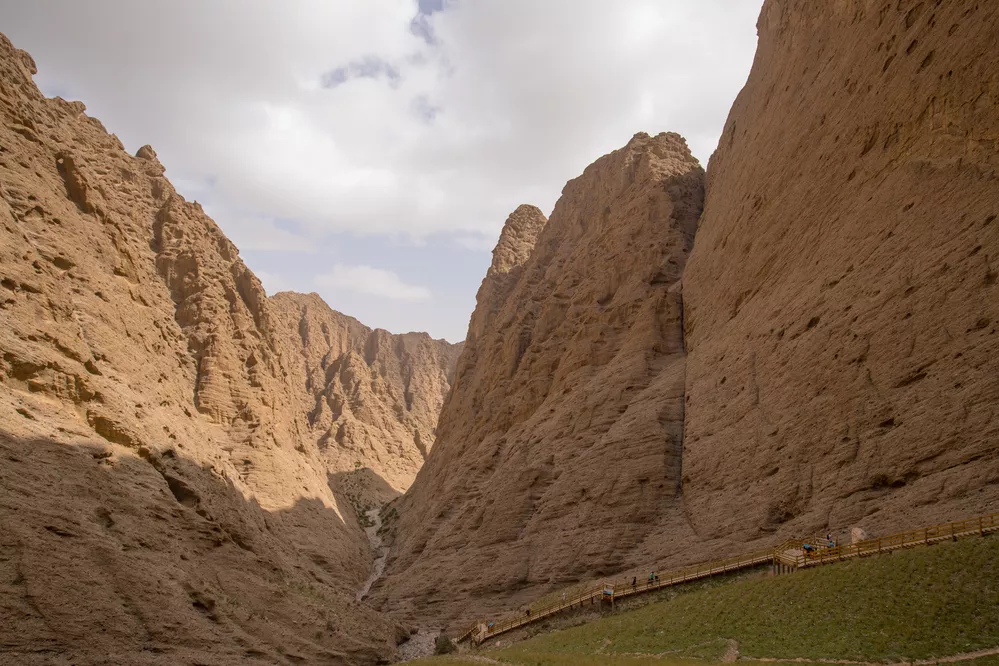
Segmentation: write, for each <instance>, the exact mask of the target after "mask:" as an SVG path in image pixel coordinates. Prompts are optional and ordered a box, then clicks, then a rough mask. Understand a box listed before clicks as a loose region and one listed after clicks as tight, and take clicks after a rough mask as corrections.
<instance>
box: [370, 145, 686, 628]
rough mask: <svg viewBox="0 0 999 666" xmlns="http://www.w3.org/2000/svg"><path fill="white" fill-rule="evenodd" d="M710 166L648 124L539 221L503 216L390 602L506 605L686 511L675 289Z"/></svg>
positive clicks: (397, 561) (609, 558)
mask: <svg viewBox="0 0 999 666" xmlns="http://www.w3.org/2000/svg"><path fill="white" fill-rule="evenodd" d="M703 176H704V174H703V171H702V170H701V167H700V166H699V165H698V163H697V161H696V160H695V159H694V158H693V157H692V156H691V155H690V152H689V150H688V149H687V146H686V144H685V143H684V141H683V139H682V138H680V137H679V136H677V135H675V134H661V135H659V136H656V137H650V136H648V135H646V134H639V135H637V136H635V138H634V139H632V140H631V142H629V143H628V145H627V146H625V147H624V148H622V149H621V150H618V151H615V152H614V153H611V154H610V155H607V156H606V157H603V158H601V159H600V160H598V161H597V162H596V163H594V164H593V165H592V166H590V167H589V168H587V169H586V171H585V172H584V173H583V175H582V176H580V177H579V178H577V179H575V180H573V181H570V182H569V183H568V184H567V185H566V187H565V189H564V190H563V194H562V198H561V199H560V200H559V202H558V204H557V205H556V206H555V210H554V212H553V213H552V216H551V219H550V220H549V221H548V222H547V223H546V221H545V218H544V216H543V215H542V214H541V211H539V210H537V209H536V208H533V207H529V206H524V207H521V208H519V209H517V211H515V212H514V213H513V215H511V217H510V219H509V220H508V221H507V223H506V226H505V228H504V230H503V234H502V236H501V238H500V241H499V244H498V245H497V248H496V250H495V251H494V255H493V257H494V258H493V264H492V266H491V267H490V269H489V273H488V275H487V276H486V278H485V280H484V281H483V283H482V286H481V288H480V290H479V293H478V297H477V303H476V309H475V313H474V314H473V316H472V320H471V324H470V327H469V333H468V337H467V339H466V343H465V349H464V350H463V351H462V354H461V357H460V358H459V360H458V367H457V370H456V374H455V383H454V389H453V392H452V394H451V397H450V398H449V400H448V401H447V402H446V404H445V405H444V410H443V412H442V414H441V419H440V422H439V426H438V438H437V443H436V444H435V446H434V449H433V451H432V452H431V454H430V456H429V458H428V459H427V464H426V465H425V466H424V468H423V469H422V470H421V471H420V473H419V475H418V476H417V479H416V482H415V483H414V484H413V487H412V488H411V489H410V491H409V492H408V493H407V494H406V496H405V497H404V498H403V499H402V500H401V501H400V502H399V503H398V512H399V514H400V515H401V518H400V520H399V523H398V527H397V533H396V537H395V541H394V544H393V550H392V554H391V555H390V562H389V571H390V572H391V573H390V577H389V578H388V580H387V581H386V583H385V585H383V586H382V589H381V591H380V592H378V594H379V595H380V596H381V597H382V598H383V599H387V600H388V607H391V608H393V609H395V610H398V611H400V612H405V611H409V612H419V613H420V614H421V615H422V616H423V617H424V618H428V617H438V618H442V619H444V620H454V619H456V617H458V616H459V615H463V616H465V617H469V616H471V615H475V614H480V613H485V612H488V611H490V610H495V609H498V608H503V607H508V606H509V605H510V604H512V603H516V602H517V601H519V600H526V599H529V598H532V597H533V596H536V595H537V593H538V591H539V590H540V589H542V588H543V587H544V586H547V585H550V584H554V583H562V584H564V583H566V582H569V581H573V580H580V579H584V578H587V577H590V576H595V575H600V574H601V573H605V572H610V571H616V570H619V569H621V568H624V567H627V566H628V565H629V564H630V563H633V562H634V563H638V562H643V563H644V562H645V561H646V558H648V557H649V549H650V545H649V544H650V538H651V540H652V541H656V540H657V539H658V536H657V535H655V533H654V530H653V529H650V526H654V525H656V524H662V523H665V522H669V521H682V507H681V506H680V505H679V503H678V501H677V495H678V491H679V487H680V449H681V445H682V423H683V404H682V399H683V381H684V372H683V368H684V352H683V343H682V338H681V304H680V294H679V289H678V287H679V279H680V274H681V271H682V269H683V266H684V264H685V263H686V258H687V253H688V251H689V250H690V247H691V243H692V241H693V233H694V229H695V226H696V223H697V219H698V216H699V214H700V212H701V206H702V203H703ZM650 535H652V536H651V537H650ZM445 601H446V602H447V603H443V602H445Z"/></svg>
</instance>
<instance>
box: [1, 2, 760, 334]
mask: <svg viewBox="0 0 999 666" xmlns="http://www.w3.org/2000/svg"><path fill="white" fill-rule="evenodd" d="M761 4H762V0H696V1H693V0H614V1H613V2H611V1H608V0H542V1H539V0H446V1H445V0H284V1H283V2H274V1H273V0H212V1H211V2H205V1H204V0H143V1H142V2H135V1H132V2H129V1H127V0H87V2H80V1H79V0H31V1H30V2H26V1H25V0H0V29H2V30H3V31H4V33H5V34H7V36H8V37H10V38H11V40H12V41H13V42H14V43H15V45H17V46H18V47H20V48H23V49H26V50H28V51H29V52H30V53H31V54H32V55H33V56H34V58H35V60H36V62H37V64H38V68H39V73H38V75H37V76H36V81H37V82H38V83H39V85H40V86H41V87H42V89H43V90H44V91H46V92H47V93H49V94H55V93H58V94H60V95H62V96H64V97H68V98H75V99H82V100H83V101H84V102H85V103H86V104H87V107H88V113H89V114H91V115H93V116H96V117H98V118H100V119H101V120H102V121H103V122H104V124H105V126H106V127H107V128H108V129H109V130H110V131H111V132H114V133H115V134H117V135H118V136H119V138H121V140H122V141H123V142H124V143H125V145H126V146H127V147H128V148H129V149H130V150H132V151H134V150H136V149H137V148H138V147H139V146H141V145H143V144H146V143H149V144H152V145H153V147H154V148H155V149H156V151H157V153H158V154H159V156H160V159H161V160H162V161H163V163H164V165H165V166H166V167H167V175H168V176H169V177H170V178H171V180H172V181H173V182H174V183H175V184H176V185H177V187H178V189H179V191H180V192H181V193H182V194H184V195H185V196H187V197H189V198H195V199H197V200H198V201H199V202H200V203H201V204H202V205H203V206H204V207H205V210H206V211H207V212H208V213H209V214H210V215H212V216H213V217H214V218H215V219H216V221H217V222H218V223H219V225H220V226H221V227H222V229H223V231H225V233H226V234H227V235H228V236H229V237H230V238H231V239H232V240H233V241H234V242H235V243H236V245H237V246H238V247H239V248H240V249H241V250H243V251H247V252H249V253H250V254H249V255H248V256H252V257H254V258H255V259H256V260H258V261H259V267H263V268H264V269H265V270H266V272H267V273H268V274H273V275H283V276H285V279H286V280H287V281H288V282H289V283H290V284H291V285H292V286H293V287H301V286H303V285H305V286H311V285H312V284H313V278H314V276H315V275H316V273H317V272H320V271H321V272H326V271H327V270H328V266H329V263H330V260H328V259H327V258H326V256H325V255H327V254H328V253H329V252H330V251H331V250H330V249H329V246H330V245H331V244H332V245H334V246H335V247H336V248H337V250H338V252H342V251H344V249H345V248H348V247H351V248H353V249H352V250H351V253H350V254H349V255H347V256H349V262H350V263H351V264H354V265H377V266H384V267H385V268H389V269H393V270H396V271H398V272H399V273H400V274H403V275H407V274H408V275H422V276H427V277H426V278H421V279H424V281H425V284H426V287H427V288H429V289H432V291H433V294H434V301H435V303H434V305H435V307H434V308H432V309H430V308H421V307H418V306H415V305H414V306H412V307H411V308H410V307H409V304H407V303H404V302H402V301H394V302H392V303H391V312H389V311H387V310H386V311H385V312H382V311H372V310H366V309H365V308H367V307H371V308H374V307H378V305H379V304H382V305H384V304H385V303H386V302H387V301H383V300H381V299H371V298H360V297H358V298H357V299H348V298H347V297H346V296H345V297H344V298H345V300H344V301H343V303H342V306H341V307H344V308H349V309H348V312H350V313H351V314H355V315H357V316H360V317H362V319H364V320H365V321H370V322H375V321H383V322H386V323H385V324H384V325H389V324H391V325H392V326H396V327H399V328H400V329H402V330H405V328H406V327H408V326H410V324H407V323H405V322H403V321H402V318H403V316H405V317H411V318H412V321H413V322H414V323H413V324H412V325H414V326H415V325H417V324H416V322H419V326H422V327H439V328H437V329H436V330H431V332H432V333H434V334H435V335H440V334H442V333H443V334H446V335H448V337H451V338H457V339H460V338H461V337H463V336H464V326H465V323H466V322H467V321H468V311H469V310H470V309H471V307H472V306H473V304H474V297H475V290H476V288H477V287H478V285H479V283H480V281H481V279H482V276H483V275H484V274H485V271H486V269H487V267H488V265H489V255H488V253H487V252H485V251H483V250H488V249H490V248H491V247H492V245H493V243H494V242H495V239H496V237H497V236H498V234H499V230H500V228H501V227H502V224H503V221H504V220H505V219H506V218H507V216H508V215H509V213H510V212H511V211H512V210H514V209H515V208H516V207H517V206H518V205H520V204H523V203H530V204H534V205H537V206H539V207H540V208H541V209H542V210H543V211H544V212H545V213H549V212H550V211H551V208H552V206H553V205H554V203H555V201H556V199H557V198H558V196H559V194H560V192H561V190H562V187H563V186H564V185H565V182H566V181H567V180H569V179H570V178H574V177H576V176H577V175H579V174H580V173H581V172H582V170H583V169H584V168H585V167H586V166H587V165H588V164H590V163H591V162H593V160H595V159H596V158H597V157H599V156H600V155H603V154H605V153H607V152H609V151H611V150H614V149H616V148H619V147H621V146H623V145H624V144H625V143H626V142H627V141H628V139H629V138H630V137H631V136H632V135H633V134H634V133H636V132H638V131H646V132H649V133H653V134H654V133H658V132H660V131H665V130H670V131H676V132H679V133H681V134H683V135H684V136H686V138H687V140H688V142H689V144H690V145H691V147H692V148H693V151H694V154H695V155H696V156H697V157H699V158H700V159H701V160H702V162H703V161H705V160H707V158H708V156H709V155H710V153H711V152H712V151H713V149H714V147H715V145H716V143H717V140H718V137H719V135H720V133H721V130H722V127H723V124H724V121H725V118H726V116H727V114H728V110H729V107H730V106H731V103H732V100H733V99H734V98H735V95H736V94H737V93H738V91H739V89H740V88H741V86H742V84H743V83H744V81H745V79H746V75H747V74H748V72H749V69H750V66H751V63H752V59H753V53H754V51H755V46H756V30H755V24H756V18H757V15H758V14H759V10H760V6H761ZM420 8H423V11H422V13H421V12H420ZM430 8H433V9H436V10H437V11H432V12H431V11H430ZM387 243H399V244H401V245H407V246H408V247H410V248H414V249H419V250H420V252H412V253H409V254H405V253H402V252H400V253H398V254H397V255H396V256H395V257H393V258H391V259H390V258H387V257H386V255H385V254H384V252H383V250H382V248H383V246H384V245H386V244H387ZM420 243H427V244H428V245H427V246H424V247H423V248H418V247H417V246H418V245H419V244H420ZM428 248H430V249H433V250H434V251H435V252H436V253H437V254H436V255H434V254H433V252H428V251H424V250H427V249H428ZM466 248H467V249H466ZM289 253H295V254H294V255H290V254H289ZM459 253H461V254H464V255H467V257H462V256H459ZM343 256H344V255H337V257H336V259H337V260H342V257H343ZM415 256H419V259H418V260H417V259H413V258H412V257H415ZM469 257H470V258H469ZM389 261H391V262H392V263H389ZM416 261H420V262H423V263H422V264H421V265H416V264H415V263H413V262H416ZM442 266H446V267H447V270H446V271H445V270H443V269H442ZM257 267H258V266H254V265H252V264H251V268H254V269H256V268H257ZM306 267H307V268H306ZM445 273H446V277H445ZM327 277H330V276H327ZM379 279H381V280H382V281H381V282H378V280H375V281H374V282H372V281H369V282H368V284H374V283H377V284H382V285H388V286H387V287H385V290H387V291H393V290H394V293H408V294H409V297H410V298H413V297H420V294H423V293H424V292H422V291H415V292H414V291H410V292H407V291H406V285H404V284H402V282H401V280H400V281H398V283H393V282H391V281H388V282H387V281H385V280H384V279H383V278H379ZM268 283H269V284H270V285H273V281H269V282H268ZM400 285H401V286H402V287H403V289H402V290H399V289H398V287H399V286H400ZM459 285H460V288H459ZM416 289H422V287H419V288H416ZM343 293H344V294H346V293H347V292H343ZM327 295H331V296H332V294H329V293H328V294H327ZM369 302H370V305H368V303H369ZM403 306H406V307H403ZM431 310H432V312H431ZM424 311H427V312H424ZM383 315H384V317H383ZM389 315H391V317H390V316H389ZM407 321H408V320H407Z"/></svg>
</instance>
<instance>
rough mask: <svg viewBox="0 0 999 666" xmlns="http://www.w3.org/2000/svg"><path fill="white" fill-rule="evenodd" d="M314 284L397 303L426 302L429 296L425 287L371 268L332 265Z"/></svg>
mask: <svg viewBox="0 0 999 666" xmlns="http://www.w3.org/2000/svg"><path fill="white" fill-rule="evenodd" d="M316 284H318V285H320V286H323V287H338V288H340V289H346V290H348V291H353V292H356V293H359V294H366V295H369V296H377V297H379V298H388V299H392V300H398V301H427V300H430V296H431V293H430V290H429V289H427V288H426V287H418V286H414V285H408V284H406V283H405V282H403V281H402V280H401V279H400V278H399V276H398V275H396V274H395V273H393V272H392V271H386V270H382V269H380V268H372V267H371V266H347V265H344V264H334V266H333V269H332V270H331V271H330V272H329V273H327V274H325V275H317V276H316Z"/></svg>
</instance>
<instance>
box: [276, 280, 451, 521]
mask: <svg viewBox="0 0 999 666" xmlns="http://www.w3.org/2000/svg"><path fill="white" fill-rule="evenodd" d="M269 303H270V305H271V307H272V308H273V309H274V310H275V311H276V312H277V316H278V317H279V318H280V321H281V326H280V328H281V330H282V331H284V332H285V334H286V335H285V337H284V339H283V341H282V342H283V344H284V345H286V349H287V352H286V354H285V358H286V359H288V361H289V363H288V365H289V366H290V372H291V376H292V383H293V384H294V385H295V386H297V387H298V388H299V389H300V391H301V398H300V399H301V400H302V402H303V403H305V405H306V407H307V420H308V424H309V432H310V436H309V439H310V440H311V441H314V442H316V443H317V446H318V449H319V454H320V456H321V457H322V458H323V459H324V461H325V463H326V466H327V467H328V468H329V469H331V470H337V471H338V472H339V473H346V476H349V475H350V474H349V473H350V472H352V471H353V470H355V469H359V468H366V469H368V470H370V471H372V472H374V473H375V475H377V476H378V477H379V478H380V479H381V480H382V481H383V482H384V484H385V486H386V487H384V488H383V489H382V491H383V492H377V493H374V494H372V496H371V497H370V498H369V499H368V500H367V503H371V502H376V501H377V500H379V499H380V500H381V501H387V500H388V499H391V498H392V497H394V496H396V495H398V494H401V493H402V492H404V491H405V490H406V489H407V488H409V486H410V484H412V482H413V479H414V478H415V477H416V473H417V472H418V471H419V469H420V467H422V466H423V461H424V460H425V459H426V456H427V453H428V452H429V451H430V449H431V447H432V446H433V443H434V439H435V437H436V434H437V430H436V429H437V417H438V415H439V414H440V410H441V405H442V404H443V402H444V398H445V397H446V396H447V394H448V391H450V389H451V380H452V378H453V375H454V368H455V363H456V362H457V360H458V354H459V353H460V351H461V347H462V345H461V343H459V344H454V345H452V344H450V343H448V342H447V341H445V340H434V339H432V338H431V337H430V336H429V335H427V334H426V333H404V334H401V335H393V334H391V333H388V332H387V331H384V330H381V329H376V330H372V329H370V328H368V327H367V326H364V325H363V324H361V323H360V322H358V321H357V320H356V319H354V318H352V317H348V316H346V315H343V314H340V313H339V312H336V311H335V310H332V309H331V308H330V307H329V306H328V305H327V304H326V303H325V302H324V301H323V300H322V299H321V298H320V297H319V296H318V295H317V294H308V295H305V294H295V293H291V292H283V293H280V294H277V295H276V296H274V297H272V298H271V299H270V300H269ZM372 490H374V489H372Z"/></svg>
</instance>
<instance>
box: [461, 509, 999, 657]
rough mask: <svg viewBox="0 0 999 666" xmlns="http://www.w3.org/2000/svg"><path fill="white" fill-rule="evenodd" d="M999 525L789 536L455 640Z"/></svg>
mask: <svg viewBox="0 0 999 666" xmlns="http://www.w3.org/2000/svg"><path fill="white" fill-rule="evenodd" d="M995 531H999V513H993V514H989V515H985V516H978V517H977V518H968V519H966V520H958V521H954V522H951V523H942V524H940V525H932V526H930V527H923V528H920V529H917V530H910V531H908V532H900V533H898V534H892V535H890V536H886V537H879V538H876V539H867V540H866V541H860V542H857V543H853V544H849V545H842V546H832V547H830V546H829V545H828V541H827V540H826V539H824V538H818V537H816V538H812V539H790V540H788V541H785V542H784V543H782V544H779V545H777V546H776V547H774V548H772V549H767V550H761V551H757V552H753V553H747V554H745V555H738V556H735V557H726V558H721V559H716V560H710V561H708V562H702V563H700V564H694V565H691V566H688V567H684V568H682V569H677V570H675V571H669V572H666V573H663V574H659V575H656V576H655V578H654V579H652V580H649V579H643V580H636V581H635V584H632V583H631V582H630V581H628V580H623V581H614V582H611V581H605V582H602V583H599V584H594V585H593V586H591V587H587V588H584V589H583V590H582V591H580V592H576V593H574V594H573V595H572V596H571V597H567V598H565V599H556V600H554V601H551V602H549V603H547V604H544V605H542V606H540V607H537V608H531V609H530V610H529V611H525V612H524V613H523V614H517V615H512V616H509V617H506V618H504V619H501V620H499V621H496V622H490V623H489V624H486V623H484V622H476V623H475V624H473V625H472V626H470V627H468V628H467V629H465V630H464V631H463V632H462V633H461V634H460V635H459V636H458V637H457V638H456V640H457V641H458V642H459V643H460V642H462V641H464V640H467V639H469V638H471V639H472V640H474V641H475V642H476V643H481V642H482V641H485V640H488V639H490V638H492V637H494V636H498V635H500V634H503V633H506V632H508V631H511V630H513V629H516V628H518V627H522V626H524V625H527V624H531V623H533V622H539V621H541V620H543V619H545V618H547V617H551V616H552V615H556V614H558V613H561V612H562V611H564V610H568V609H571V608H574V607H576V606H584V605H586V604H587V603H589V604H594V603H598V602H602V601H604V600H606V601H609V602H610V603H611V604H612V605H613V603H614V600H615V599H620V598H622V597H628V596H632V595H635V594H643V593H646V592H653V591H655V590H660V589H662V588H665V587H670V586H673V585H682V584H684V583H689V582H691V581H695V580H701V579H703V578H709V577H711V576H718V575H720V574H725V573H729V572H732V571H739V570H742V569H749V568H752V567H758V566H761V565H764V564H772V565H774V569H775V571H776V572H778V573H780V572H783V571H793V570H797V569H802V568H805V567H812V566H818V565H821V564H830V563H833V562H839V561H842V560H845V559H849V558H853V557H862V556H865V555H875V554H878V553H887V552H891V551H894V550H898V549H900V548H911V547H913V546H920V545H927V544H932V543H937V542H940V541H945V540H947V539H953V540H955V541H956V540H957V539H959V538H961V537H966V536H972V535H979V536H985V535H986V534H989V533H991V532H995ZM806 543H807V544H809V545H813V550H812V551H811V552H810V553H809V552H806V551H805V550H804V548H803V546H804V545H805V544H806Z"/></svg>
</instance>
